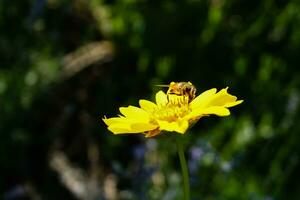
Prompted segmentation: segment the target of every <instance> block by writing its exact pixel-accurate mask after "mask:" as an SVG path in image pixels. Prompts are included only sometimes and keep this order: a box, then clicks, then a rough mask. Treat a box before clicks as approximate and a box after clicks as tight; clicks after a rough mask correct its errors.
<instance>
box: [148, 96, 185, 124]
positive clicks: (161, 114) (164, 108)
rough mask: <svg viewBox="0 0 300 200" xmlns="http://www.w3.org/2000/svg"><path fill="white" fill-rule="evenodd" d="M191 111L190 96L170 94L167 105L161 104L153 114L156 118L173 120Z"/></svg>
mask: <svg viewBox="0 0 300 200" xmlns="http://www.w3.org/2000/svg"><path fill="white" fill-rule="evenodd" d="M189 112H190V108H189V97H188V96H186V95H175V94H168V103H167V104H166V105H159V106H158V109H157V110H155V111H154V113H153V115H154V116H155V118H156V119H159V120H164V121H168V122H173V121H177V120H178V119H180V118H182V117H184V116H185V115H186V114H187V113H189Z"/></svg>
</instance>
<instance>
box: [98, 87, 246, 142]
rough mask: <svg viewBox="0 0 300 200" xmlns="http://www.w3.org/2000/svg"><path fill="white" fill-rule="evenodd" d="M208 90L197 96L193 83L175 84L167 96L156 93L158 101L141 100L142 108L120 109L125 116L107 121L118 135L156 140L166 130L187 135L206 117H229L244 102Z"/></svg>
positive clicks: (169, 89) (228, 95) (110, 128)
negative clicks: (139, 134)
mask: <svg viewBox="0 0 300 200" xmlns="http://www.w3.org/2000/svg"><path fill="white" fill-rule="evenodd" d="M227 90H228V87H227V88H224V89H222V90H220V91H219V92H217V89H216V88H213V89H210V90H207V91H205V92H203V93H201V94H200V95H199V96H197V97H196V88H195V87H194V85H193V84H192V83H190V82H171V83H170V85H169V88H168V91H167V93H164V92H163V91H161V90H160V91H159V92H157V93H156V97H155V98H156V102H155V103H154V102H151V101H148V100H144V99H142V100H140V101H139V105H140V107H135V106H128V107H120V109H119V110H120V112H121V114H122V115H119V116H118V117H112V118H106V117H104V119H103V121H104V123H105V124H106V125H107V126H108V130H110V131H111V132H112V133H114V134H130V133H132V134H134V133H142V134H144V135H145V137H153V136H156V135H159V134H160V133H162V131H170V132H178V133H181V134H184V133H185V132H186V130H187V129H188V127H189V126H190V125H191V124H192V123H193V122H196V121H197V120H199V119H200V118H201V117H203V116H208V115H212V114H214V115H217V116H228V115H230V111H229V109H228V108H230V107H233V106H236V105H238V104H240V103H242V102H243V100H237V97H236V96H233V95H231V94H229V93H228V92H227Z"/></svg>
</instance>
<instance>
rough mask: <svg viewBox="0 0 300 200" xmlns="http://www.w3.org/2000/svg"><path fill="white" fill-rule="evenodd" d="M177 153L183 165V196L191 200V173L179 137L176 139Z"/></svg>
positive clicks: (185, 199) (186, 199)
mask: <svg viewBox="0 0 300 200" xmlns="http://www.w3.org/2000/svg"><path fill="white" fill-rule="evenodd" d="M176 143H177V151H178V156H179V160H180V165H181V172H182V177H183V194H184V200H190V182H189V171H188V167H187V164H186V160H185V157H184V148H183V144H182V138H181V137H180V136H179V137H177V138H176Z"/></svg>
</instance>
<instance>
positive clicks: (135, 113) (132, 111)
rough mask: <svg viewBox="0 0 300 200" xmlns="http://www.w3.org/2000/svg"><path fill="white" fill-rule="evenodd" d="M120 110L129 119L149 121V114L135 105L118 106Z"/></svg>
mask: <svg viewBox="0 0 300 200" xmlns="http://www.w3.org/2000/svg"><path fill="white" fill-rule="evenodd" d="M120 112H121V113H122V114H123V115H124V116H125V117H126V118H129V119H134V120H136V121H145V122H148V121H149V114H148V113H147V112H146V111H144V110H143V109H141V108H138V107H135V106H128V107H120Z"/></svg>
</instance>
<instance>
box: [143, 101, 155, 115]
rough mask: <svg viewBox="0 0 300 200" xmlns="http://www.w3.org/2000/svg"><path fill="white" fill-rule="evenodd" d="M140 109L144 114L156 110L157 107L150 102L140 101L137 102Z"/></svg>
mask: <svg viewBox="0 0 300 200" xmlns="http://www.w3.org/2000/svg"><path fill="white" fill-rule="evenodd" d="M139 104H140V107H141V108H142V109H143V110H145V111H146V112H150V113H151V112H153V110H155V109H156V108H157V105H156V104H155V103H153V102H151V101H147V100H144V99H141V100H140V101H139Z"/></svg>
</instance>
